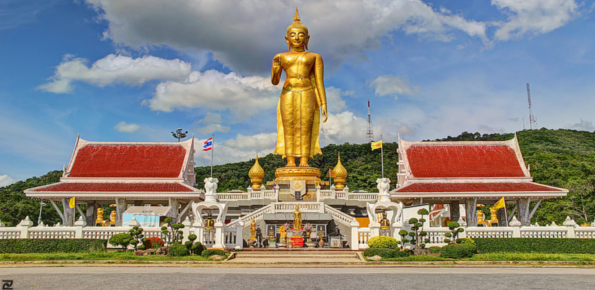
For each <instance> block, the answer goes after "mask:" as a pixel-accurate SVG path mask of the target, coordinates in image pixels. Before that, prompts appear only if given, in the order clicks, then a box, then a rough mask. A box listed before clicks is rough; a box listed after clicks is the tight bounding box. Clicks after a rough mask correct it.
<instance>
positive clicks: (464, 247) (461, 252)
mask: <svg viewBox="0 0 595 290" xmlns="http://www.w3.org/2000/svg"><path fill="white" fill-rule="evenodd" d="M474 254H477V247H476V246H475V245H472V244H451V245H448V246H444V247H442V249H441V250H440V257H444V258H452V259H463V258H471V257H473V255H474Z"/></svg>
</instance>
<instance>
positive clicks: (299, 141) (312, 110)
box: [274, 71, 322, 158]
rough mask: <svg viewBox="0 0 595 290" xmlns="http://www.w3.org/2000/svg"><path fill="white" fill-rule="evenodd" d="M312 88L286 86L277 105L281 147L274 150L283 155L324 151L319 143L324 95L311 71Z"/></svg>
mask: <svg viewBox="0 0 595 290" xmlns="http://www.w3.org/2000/svg"><path fill="white" fill-rule="evenodd" d="M309 77H310V80H311V81H310V84H311V87H310V88H306V89H301V90H288V89H285V88H284V89H283V91H282V92H281V97H280V98H279V103H278V105H277V146H276V147H275V151H274V153H276V154H281V155H282V156H283V158H285V157H287V156H289V157H297V158H300V157H306V158H312V157H314V155H315V154H322V150H320V144H319V142H318V134H319V129H320V105H321V103H320V97H319V95H318V90H317V89H316V82H315V81H314V72H313V71H311V72H310V76H309Z"/></svg>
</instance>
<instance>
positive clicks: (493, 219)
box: [488, 207, 498, 227]
mask: <svg viewBox="0 0 595 290" xmlns="http://www.w3.org/2000/svg"><path fill="white" fill-rule="evenodd" d="M490 215H491V216H490V221H489V222H488V226H490V227H491V226H492V224H498V210H497V209H495V208H493V207H492V208H490Z"/></svg>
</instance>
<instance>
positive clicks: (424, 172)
mask: <svg viewBox="0 0 595 290" xmlns="http://www.w3.org/2000/svg"><path fill="white" fill-rule="evenodd" d="M398 154H399V162H398V166H399V171H398V174H397V188H396V189H395V190H394V191H392V192H391V199H392V200H393V201H397V202H399V201H401V202H403V203H404V205H405V206H407V205H418V204H430V205H433V204H448V205H449V207H450V215H451V216H450V220H452V221H457V220H458V219H459V215H460V214H459V212H460V211H459V204H465V212H466V222H467V225H468V226H475V225H477V211H476V206H477V204H494V203H495V202H496V201H498V200H499V199H501V198H502V197H504V199H505V200H506V202H507V203H509V204H510V203H515V204H516V207H515V209H514V210H513V212H508V215H509V217H505V216H504V215H503V213H504V209H501V210H500V211H499V212H498V219H499V220H500V221H504V220H505V219H507V220H510V218H511V217H512V216H513V215H514V214H515V212H516V211H518V216H519V220H520V221H521V223H522V225H530V221H531V217H532V216H533V214H534V213H535V210H536V209H537V207H538V206H539V204H540V203H541V201H543V200H544V199H548V198H558V197H564V196H566V194H567V193H568V190H566V189H562V188H556V187H552V186H547V185H542V184H538V183H535V182H533V178H532V177H531V172H530V167H527V166H526V165H525V161H524V160H523V156H522V155H521V149H520V147H519V143H518V140H517V137H516V134H515V137H514V138H513V139H512V140H508V141H483V142H482V141H460V142H409V141H404V140H401V138H399V149H398ZM533 201H536V202H537V203H536V204H535V205H534V207H533V208H532V209H531V208H530V204H531V202H533Z"/></svg>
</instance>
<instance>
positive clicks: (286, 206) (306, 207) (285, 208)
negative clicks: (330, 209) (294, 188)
mask: <svg viewBox="0 0 595 290" xmlns="http://www.w3.org/2000/svg"><path fill="white" fill-rule="evenodd" d="M296 205H297V206H298V207H299V209H300V211H301V212H321V209H322V208H321V206H320V205H321V203H319V202H283V203H275V207H274V209H275V212H276V213H277V212H294V211H295V206H296Z"/></svg>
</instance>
